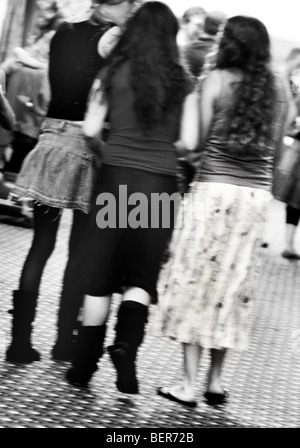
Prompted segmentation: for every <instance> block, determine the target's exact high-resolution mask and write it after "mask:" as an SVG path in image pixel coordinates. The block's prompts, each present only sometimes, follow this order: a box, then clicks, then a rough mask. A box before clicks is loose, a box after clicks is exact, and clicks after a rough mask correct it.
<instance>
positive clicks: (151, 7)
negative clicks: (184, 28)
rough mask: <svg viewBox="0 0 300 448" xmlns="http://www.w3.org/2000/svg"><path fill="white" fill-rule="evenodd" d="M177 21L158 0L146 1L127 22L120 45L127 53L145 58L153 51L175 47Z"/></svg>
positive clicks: (163, 50) (172, 49) (152, 53)
mask: <svg viewBox="0 0 300 448" xmlns="http://www.w3.org/2000/svg"><path fill="white" fill-rule="evenodd" d="M177 33H178V21H177V18H176V16H175V15H174V13H173V12H172V10H171V9H170V8H169V7H168V6H167V5H166V4H165V3H162V2H159V1H147V2H146V3H144V4H143V5H142V6H141V7H140V8H139V9H138V10H137V12H136V13H135V14H134V15H133V16H132V17H131V18H130V19H129V21H128V22H127V26H126V30H125V32H124V33H123V35H122V37H121V39H120V45H122V46H123V47H124V48H125V47H126V48H127V50H128V55H129V53H130V54H131V55H132V54H133V55H136V54H137V53H139V54H141V55H142V57H144V58H145V59H147V57H148V56H149V57H151V55H154V54H155V52H157V51H158V52H159V53H161V52H166V51H167V52H170V51H171V52H172V53H174V50H175V49H177V47H176V36H177Z"/></svg>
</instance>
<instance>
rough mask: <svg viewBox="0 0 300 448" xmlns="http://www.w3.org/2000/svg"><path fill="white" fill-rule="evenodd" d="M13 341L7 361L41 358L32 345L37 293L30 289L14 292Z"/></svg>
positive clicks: (24, 361)
mask: <svg viewBox="0 0 300 448" xmlns="http://www.w3.org/2000/svg"><path fill="white" fill-rule="evenodd" d="M13 305H14V308H13V310H12V315H13V322H12V342H11V345H10V347H9V348H8V350H7V352H6V361H10V362H17V363H24V364H26V363H31V362H33V361H39V360H40V359H41V357H40V354H39V352H38V351H37V350H35V349H34V348H33V347H32V346H31V332H32V322H33V321H34V317H35V310H36V305H37V294H34V293H32V292H30V291H14V292H13Z"/></svg>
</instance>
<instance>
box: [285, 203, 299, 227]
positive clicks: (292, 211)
mask: <svg viewBox="0 0 300 448" xmlns="http://www.w3.org/2000/svg"><path fill="white" fill-rule="evenodd" d="M299 219H300V209H299V208H294V207H291V206H290V205H287V206H286V223H287V224H292V225H293V226H297V225H298V223H299Z"/></svg>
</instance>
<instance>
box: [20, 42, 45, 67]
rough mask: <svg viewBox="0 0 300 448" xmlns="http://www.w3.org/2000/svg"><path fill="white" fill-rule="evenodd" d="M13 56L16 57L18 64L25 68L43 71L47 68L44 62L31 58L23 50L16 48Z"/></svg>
mask: <svg viewBox="0 0 300 448" xmlns="http://www.w3.org/2000/svg"><path fill="white" fill-rule="evenodd" d="M14 54H15V57H16V60H17V62H20V63H21V64H23V65H26V67H30V68H36V69H40V68H41V69H43V68H44V69H45V68H47V66H48V63H47V62H46V61H42V60H39V59H36V58H35V57H33V56H30V54H29V53H28V51H26V50H24V48H21V47H17V48H15V49H14Z"/></svg>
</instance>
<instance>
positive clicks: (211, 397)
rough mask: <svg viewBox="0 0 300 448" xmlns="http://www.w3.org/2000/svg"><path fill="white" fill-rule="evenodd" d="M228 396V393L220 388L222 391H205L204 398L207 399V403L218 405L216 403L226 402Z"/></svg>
mask: <svg viewBox="0 0 300 448" xmlns="http://www.w3.org/2000/svg"><path fill="white" fill-rule="evenodd" d="M228 397H229V394H228V392H227V391H226V390H224V389H223V390H222V392H209V391H207V392H205V394H204V398H205V399H206V401H207V404H209V405H212V406H214V405H218V404H224V403H226V401H227V399H228Z"/></svg>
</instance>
